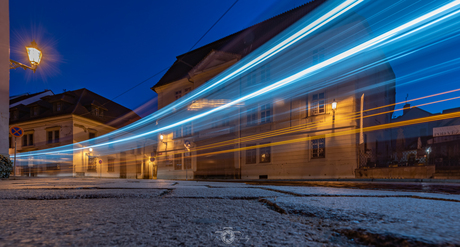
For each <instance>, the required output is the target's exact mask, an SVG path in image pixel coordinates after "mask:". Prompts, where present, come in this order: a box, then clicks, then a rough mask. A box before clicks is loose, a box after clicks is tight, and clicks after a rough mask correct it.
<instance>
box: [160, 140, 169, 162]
mask: <svg viewBox="0 0 460 247" xmlns="http://www.w3.org/2000/svg"><path fill="white" fill-rule="evenodd" d="M164 138H165V137H164V136H163V135H160V139H161V142H162V143H164V144H165V155H166V152H168V142H165V141H163V139H164ZM166 157H167V156H166Z"/></svg>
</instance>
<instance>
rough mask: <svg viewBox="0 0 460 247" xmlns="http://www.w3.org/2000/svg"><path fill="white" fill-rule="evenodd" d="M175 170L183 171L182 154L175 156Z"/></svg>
mask: <svg viewBox="0 0 460 247" xmlns="http://www.w3.org/2000/svg"><path fill="white" fill-rule="evenodd" d="M174 170H182V154H174Z"/></svg>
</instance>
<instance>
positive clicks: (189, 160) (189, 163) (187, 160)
mask: <svg viewBox="0 0 460 247" xmlns="http://www.w3.org/2000/svg"><path fill="white" fill-rule="evenodd" d="M184 165H185V169H187V170H188V169H192V157H190V154H189V155H188V156H186V157H184Z"/></svg>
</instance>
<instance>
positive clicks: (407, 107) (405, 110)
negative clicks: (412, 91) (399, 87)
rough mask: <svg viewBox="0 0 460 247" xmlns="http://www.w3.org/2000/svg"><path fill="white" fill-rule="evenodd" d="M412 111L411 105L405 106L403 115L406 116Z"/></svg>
mask: <svg viewBox="0 0 460 247" xmlns="http://www.w3.org/2000/svg"><path fill="white" fill-rule="evenodd" d="M409 110H410V104H407V103H406V104H405V105H404V107H403V115H406V113H407V112H408V111H409Z"/></svg>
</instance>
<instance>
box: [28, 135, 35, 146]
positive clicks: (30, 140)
mask: <svg viewBox="0 0 460 247" xmlns="http://www.w3.org/2000/svg"><path fill="white" fill-rule="evenodd" d="M29 145H34V135H33V134H30V135H29Z"/></svg>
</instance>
